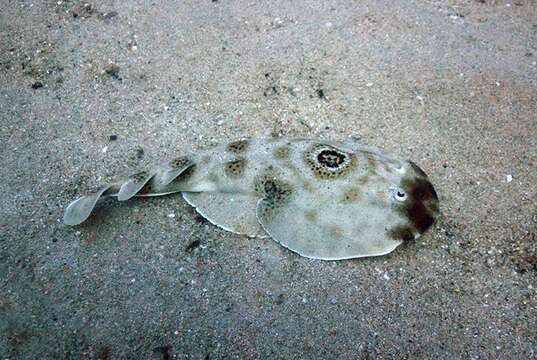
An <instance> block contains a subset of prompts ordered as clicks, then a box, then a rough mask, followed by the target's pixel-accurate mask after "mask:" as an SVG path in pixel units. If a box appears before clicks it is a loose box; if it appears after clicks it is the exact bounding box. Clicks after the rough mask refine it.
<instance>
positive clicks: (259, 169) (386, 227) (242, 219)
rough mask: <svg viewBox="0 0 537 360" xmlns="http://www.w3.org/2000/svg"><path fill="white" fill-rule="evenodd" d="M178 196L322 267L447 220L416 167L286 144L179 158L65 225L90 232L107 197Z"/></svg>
mask: <svg viewBox="0 0 537 360" xmlns="http://www.w3.org/2000/svg"><path fill="white" fill-rule="evenodd" d="M172 193H182V195H183V197H184V199H185V200H186V201H187V202H188V203H189V204H190V205H192V206H194V207H195V208H196V210H197V211H198V213H200V214H201V215H202V216H203V217H205V218H206V219H207V220H209V221H210V222H211V223H213V224H215V225H217V226H219V227H221V228H223V229H225V230H228V231H231V232H234V233H237V234H244V235H248V236H250V237H255V236H269V237H271V238H273V239H274V240H276V241H277V242H279V243H280V244H281V245H283V246H285V247H287V248H289V249H290V250H292V251H295V252H297V253H298V254H300V255H302V256H306V257H309V258H316V259H323V260H340V259H349V258H357V257H365V256H379V255H384V254H388V253H390V252H391V251H393V250H394V249H395V248H396V247H397V246H398V245H400V244H402V243H403V242H407V241H411V240H414V239H416V238H418V237H419V236H420V235H421V234H423V233H424V232H425V231H427V229H429V228H430V227H431V225H432V224H433V223H434V221H435V219H436V217H437V216H438V215H439V206H438V197H437V195H436V192H435V190H434V187H433V185H432V184H431V182H430V181H429V179H428V177H427V175H426V174H425V172H423V170H421V169H420V168H419V167H418V166H417V165H416V164H414V163H413V162H411V161H402V160H398V159H395V158H392V157H390V156H388V155H385V154H383V153H382V152H381V151H379V150H377V149H374V148H371V147H367V146H364V145H360V144H358V143H353V142H326V141H317V140H308V139H285V138H279V139H258V140H239V141H235V142H232V143H229V144H223V145H218V146H215V147H213V148H210V149H207V150H203V151H198V152H195V153H192V154H190V155H186V156H181V157H178V158H176V159H174V160H172V161H170V162H167V163H165V164H162V165H160V166H159V167H157V168H155V169H153V170H152V171H142V172H139V173H136V174H134V175H131V176H130V177H128V178H127V179H126V180H125V181H121V182H119V183H116V184H112V185H106V186H103V187H101V188H99V189H98V190H97V191H96V192H94V193H92V194H90V195H87V196H84V197H81V198H79V199H77V200H75V201H73V202H72V203H71V204H69V206H68V207H67V209H66V210H65V214H64V217H63V220H64V222H65V223H66V224H68V225H77V224H80V223H82V222H83V221H84V220H86V219H87V218H88V216H89V215H90V213H91V212H92V210H93V208H94V207H95V205H96V203H97V201H98V200H99V198H101V197H104V196H115V197H117V199H118V200H119V201H125V200H128V199H130V198H132V197H134V196H159V195H166V194H172Z"/></svg>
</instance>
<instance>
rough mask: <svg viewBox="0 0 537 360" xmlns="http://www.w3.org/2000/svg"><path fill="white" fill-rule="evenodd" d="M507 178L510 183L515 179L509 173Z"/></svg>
mask: <svg viewBox="0 0 537 360" xmlns="http://www.w3.org/2000/svg"><path fill="white" fill-rule="evenodd" d="M505 180H506V181H507V182H508V183H510V182H511V181H513V176H512V175H511V174H508V175H506V176H505Z"/></svg>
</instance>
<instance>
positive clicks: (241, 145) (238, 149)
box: [227, 140, 250, 154]
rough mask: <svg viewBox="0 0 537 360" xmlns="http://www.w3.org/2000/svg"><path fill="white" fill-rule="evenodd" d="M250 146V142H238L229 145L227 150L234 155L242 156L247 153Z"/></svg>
mask: <svg viewBox="0 0 537 360" xmlns="http://www.w3.org/2000/svg"><path fill="white" fill-rule="evenodd" d="M249 144H250V143H249V142H248V140H237V141H233V142H231V143H229V144H228V145H227V149H228V150H229V151H231V152H232V153H234V154H240V153H242V152H244V151H246V149H247V148H248V145H249Z"/></svg>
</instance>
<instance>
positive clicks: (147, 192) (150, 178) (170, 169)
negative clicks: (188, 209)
mask: <svg viewBox="0 0 537 360" xmlns="http://www.w3.org/2000/svg"><path fill="white" fill-rule="evenodd" d="M194 165H195V164H194V162H193V161H191V160H190V159H188V158H186V157H179V158H177V159H175V160H172V161H170V162H169V163H167V164H165V165H162V166H160V167H159V168H157V169H156V170H153V171H142V172H139V173H136V174H133V175H131V176H129V177H128V178H127V179H126V180H124V181H121V182H119V183H117V184H111V185H105V186H102V187H100V188H99V189H98V190H97V191H95V192H93V193H91V194H89V195H86V196H83V197H80V198H78V199H76V200H75V201H73V202H72V203H70V204H69V205H68V206H67V208H66V209H65V213H64V215H63V222H64V223H65V224H67V225H78V224H80V223H82V222H84V221H85V220H86V219H87V218H88V217H89V216H90V214H91V212H92V211H93V209H94V208H95V205H96V204H97V202H98V201H99V199H100V198H102V197H108V196H115V197H117V199H118V200H119V201H125V200H129V199H130V198H132V197H134V196H160V195H167V194H171V193H175V192H179V191H184V186H181V185H182V184H181V183H182V182H181V179H182V178H183V177H184V175H185V174H187V173H188V170H189V169H192V168H193V167H194ZM183 185H184V184H183Z"/></svg>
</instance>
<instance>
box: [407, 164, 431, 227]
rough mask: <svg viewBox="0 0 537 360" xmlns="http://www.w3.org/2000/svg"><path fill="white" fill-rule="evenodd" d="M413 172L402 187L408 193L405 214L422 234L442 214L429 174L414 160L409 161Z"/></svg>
mask: <svg viewBox="0 0 537 360" xmlns="http://www.w3.org/2000/svg"><path fill="white" fill-rule="evenodd" d="M408 163H409V165H410V167H411V168H412V174H411V175H410V176H408V177H405V178H404V179H403V180H402V184H401V185H402V187H403V189H404V190H405V191H406V193H407V194H408V202H407V204H406V206H405V207H404V215H405V216H406V218H407V219H408V221H409V223H410V224H411V225H412V227H413V228H414V229H415V230H416V231H417V232H418V233H420V234H423V233H424V232H426V231H427V230H428V229H429V228H430V227H431V226H432V225H433V224H434V222H435V221H436V219H437V217H438V215H439V214H440V208H439V202H438V195H437V194H436V191H435V189H434V186H433V184H431V182H430V181H429V178H428V177H427V174H426V173H425V172H424V171H423V170H422V169H421V168H420V167H419V166H418V165H416V164H415V163H413V162H412V161H409V162H408Z"/></svg>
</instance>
